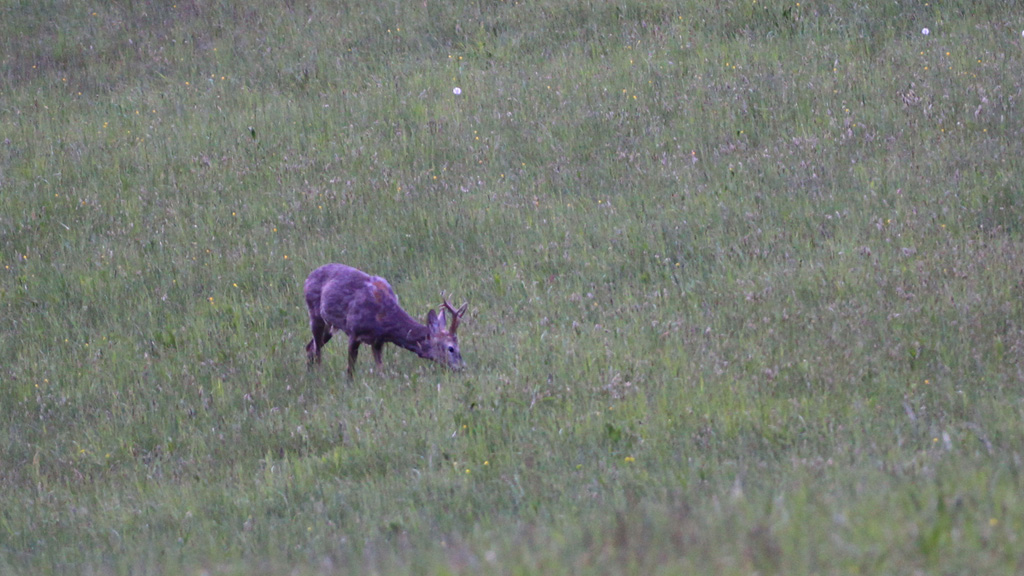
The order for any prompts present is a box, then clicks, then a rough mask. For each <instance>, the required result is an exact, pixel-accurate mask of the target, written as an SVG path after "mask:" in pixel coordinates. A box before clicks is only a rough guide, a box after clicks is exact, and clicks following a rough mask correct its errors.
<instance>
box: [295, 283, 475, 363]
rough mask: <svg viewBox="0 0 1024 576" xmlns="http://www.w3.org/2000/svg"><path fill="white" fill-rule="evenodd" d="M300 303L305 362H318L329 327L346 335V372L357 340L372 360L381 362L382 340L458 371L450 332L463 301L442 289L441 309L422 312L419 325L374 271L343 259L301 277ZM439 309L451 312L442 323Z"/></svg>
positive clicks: (331, 332) (459, 359)
mask: <svg viewBox="0 0 1024 576" xmlns="http://www.w3.org/2000/svg"><path fill="white" fill-rule="evenodd" d="M305 292H306V306H308V307H309V328H310V330H312V331H313V339H312V340H310V341H309V344H307V345H306V354H307V355H308V356H309V361H310V362H315V363H317V364H319V363H320V351H321V349H323V347H324V344H326V343H327V341H328V340H330V339H331V336H333V335H334V333H335V332H338V331H341V332H344V333H345V334H347V335H348V376H349V378H351V377H352V374H353V373H354V371H355V365H356V356H357V355H358V354H359V345H360V344H369V345H370V349H371V350H373V359H374V360H375V361H376V362H377V366H381V357H380V355H381V352H382V351H383V349H384V344H385V343H386V342H391V343H392V344H395V345H398V346H401V347H402V348H405V349H406V350H409V351H411V352H415V353H416V354H417V355H418V356H419V357H420V358H427V359H429V360H434V361H435V362H440V363H441V364H445V365H447V366H448V367H450V368H452V369H455V370H458V369H460V368H462V366H463V362H462V354H461V353H460V352H459V339H458V338H457V337H456V335H455V331H456V330H457V329H458V327H459V319H460V318H462V315H463V314H465V313H466V307H467V306H469V304H468V303H467V304H463V305H462V307H461V308H459V309H458V310H456V309H455V308H453V307H452V305H451V304H449V303H448V300H447V299H446V298H444V297H443V294H442V300H443V303H442V306H443V308H442V309H441V313H440V314H438V313H437V312H435V311H433V310H431V311H430V312H428V313H427V324H426V326H424V325H423V324H420V323H419V322H417V321H416V320H414V319H413V317H412V316H409V314H407V313H406V311H405V310H402V307H401V306H399V304H398V296H396V295H395V291H394V290H393V289H392V288H391V285H390V284H388V281H387V280H385V279H383V278H381V277H380V276H370V275H369V274H367V273H365V272H363V271H362V270H357V269H355V268H352V267H351V266H345V265H344V264H327V265H325V266H321V267H319V268H317V269H316V270H313V272H312V273H310V275H309V278H307V279H306V286H305ZM445 310H447V311H448V312H449V313H450V314H451V315H452V324H451V326H448V327H446V326H445Z"/></svg>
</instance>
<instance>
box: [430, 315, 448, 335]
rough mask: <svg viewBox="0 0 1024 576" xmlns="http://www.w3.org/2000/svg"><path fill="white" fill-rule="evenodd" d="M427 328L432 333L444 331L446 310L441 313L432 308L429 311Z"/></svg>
mask: <svg viewBox="0 0 1024 576" xmlns="http://www.w3.org/2000/svg"><path fill="white" fill-rule="evenodd" d="M427 328H428V329H429V330H430V332H431V333H437V332H444V329H445V324H444V310H442V311H441V313H440V314H438V313H437V312H435V311H434V309H431V310H430V312H427Z"/></svg>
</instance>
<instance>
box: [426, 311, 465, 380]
mask: <svg viewBox="0 0 1024 576" xmlns="http://www.w3.org/2000/svg"><path fill="white" fill-rule="evenodd" d="M441 299H442V303H441V312H440V313H437V312H435V311H434V310H431V311H430V312H429V313H427V330H429V333H430V335H429V337H428V339H427V345H428V347H429V349H430V358H431V359H433V360H435V361H437V362H440V363H442V364H447V365H448V367H449V368H451V369H453V370H460V369H461V368H462V367H463V362H462V353H461V352H460V351H459V338H458V335H457V334H456V333H455V331H456V330H458V328H459V319H460V318H462V315H463V314H465V313H466V308H467V307H469V303H468V302H467V303H465V304H463V305H462V307H461V308H459V309H458V310H456V309H455V308H454V307H452V305H451V304H449V303H448V300H447V299H446V298H444V295H443V294H442V296H441ZM446 311H447V313H449V314H451V316H452V323H451V326H448V325H447V320H446Z"/></svg>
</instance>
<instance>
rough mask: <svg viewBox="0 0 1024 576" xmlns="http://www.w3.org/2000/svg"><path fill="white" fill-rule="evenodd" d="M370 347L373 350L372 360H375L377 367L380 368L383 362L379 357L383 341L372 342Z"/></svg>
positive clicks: (382, 348)
mask: <svg viewBox="0 0 1024 576" xmlns="http://www.w3.org/2000/svg"><path fill="white" fill-rule="evenodd" d="M370 348H371V349H372V350H373V359H374V361H376V362H377V367H378V368H380V367H381V366H383V365H384V363H383V362H381V357H380V355H381V353H382V352H383V351H384V343H383V342H381V343H379V344H373V345H371V346H370Z"/></svg>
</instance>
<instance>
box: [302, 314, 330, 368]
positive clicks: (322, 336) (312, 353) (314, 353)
mask: <svg viewBox="0 0 1024 576" xmlns="http://www.w3.org/2000/svg"><path fill="white" fill-rule="evenodd" d="M309 329H310V331H311V332H313V339H312V340H310V341H309V344H306V356H307V357H308V358H309V361H310V362H315V363H317V364H319V363H320V350H321V349H323V347H324V344H327V341H328V340H330V339H331V330H330V327H329V326H328V325H327V322H324V319H323V318H321V317H319V316H312V315H311V316H310V318H309Z"/></svg>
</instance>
